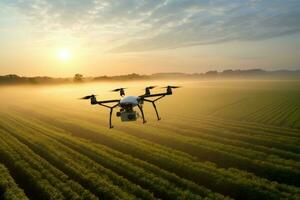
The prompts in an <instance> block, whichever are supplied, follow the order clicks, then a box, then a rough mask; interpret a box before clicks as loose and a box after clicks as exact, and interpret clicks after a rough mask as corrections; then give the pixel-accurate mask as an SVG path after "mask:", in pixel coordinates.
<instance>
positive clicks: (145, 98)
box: [80, 86, 180, 128]
mask: <svg viewBox="0 0 300 200" xmlns="http://www.w3.org/2000/svg"><path fill="white" fill-rule="evenodd" d="M155 87H157V86H149V87H146V88H145V94H143V95H140V96H126V95H125V89H126V88H117V89H114V90H112V92H119V93H120V96H121V98H120V99H114V100H105V101H97V98H96V95H94V94H92V95H88V96H85V97H82V98H80V99H83V100H90V101H91V105H100V106H104V107H106V108H109V109H110V113H109V128H113V125H112V114H113V110H114V109H115V108H117V107H118V108H119V111H118V112H117V113H116V115H117V117H120V118H121V121H122V122H130V121H136V120H137V119H138V117H139V113H138V112H136V111H135V110H134V107H136V106H137V107H138V108H139V110H140V112H141V114H142V119H143V124H144V123H146V122H147V121H146V120H145V115H144V110H143V105H144V102H148V103H152V105H153V108H154V110H155V113H156V116H157V120H158V121H159V120H161V118H160V116H159V114H158V111H157V108H156V104H155V102H156V101H158V100H160V99H162V98H163V97H165V96H168V95H172V93H173V91H172V89H176V88H180V86H166V87H163V88H166V92H165V93H157V94H151V91H150V90H152V89H154V88H155ZM154 97H155V98H154ZM153 98H154V99H153ZM112 103H115V104H114V105H111V104H112Z"/></svg>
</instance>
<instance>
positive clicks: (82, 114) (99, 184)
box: [0, 80, 300, 200]
mask: <svg viewBox="0 0 300 200" xmlns="http://www.w3.org/2000/svg"><path fill="white" fill-rule="evenodd" d="M172 83H173V82H172ZM149 84H151V85H152V84H155V85H162V86H164V85H166V84H169V81H160V82H153V83H149V82H147V83H146V82H142V81H141V82H123V83H118V82H113V83H101V82H99V83H86V84H77V85H76V84H75V85H61V86H35V87H34V86H9V87H8V86H7V87H1V88H0V90H1V93H0V98H1V100H0V103H1V104H0V176H1V178H0V199H9V200H19V199H126V200H127V199H170V200H174V199H300V81H250V80H248V81H198V82H189V81H182V82H180V83H177V84H179V85H182V86H183V87H182V88H180V89H177V90H174V95H173V96H170V97H166V98H164V99H163V100H162V101H160V102H158V103H157V106H158V109H159V112H160V115H161V117H162V120H161V121H159V122H157V121H156V118H155V112H154V110H153V109H152V107H151V104H149V105H146V107H145V109H146V111H145V115H146V119H147V123H146V124H142V121H141V119H140V120H138V121H137V122H133V123H122V122H120V120H119V119H118V118H117V117H115V115H114V118H113V124H114V127H115V128H114V129H109V128H108V114H109V110H108V109H106V108H104V107H100V106H91V105H90V103H89V101H82V100H78V98H79V97H81V96H85V95H89V94H92V93H94V94H98V96H97V98H98V99H103V100H104V99H110V98H114V97H115V98H118V94H115V93H110V92H108V91H109V90H110V89H114V88H117V87H120V86H125V87H128V88H129V89H128V90H127V93H128V94H130V95H139V94H142V93H143V92H144V91H143V87H144V86H148V85H149ZM162 90H163V89H160V88H158V89H157V90H153V92H155V91H162Z"/></svg>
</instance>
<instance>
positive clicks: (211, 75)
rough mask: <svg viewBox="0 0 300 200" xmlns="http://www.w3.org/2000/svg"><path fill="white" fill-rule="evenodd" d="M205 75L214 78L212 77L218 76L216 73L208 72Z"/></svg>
mask: <svg viewBox="0 0 300 200" xmlns="http://www.w3.org/2000/svg"><path fill="white" fill-rule="evenodd" d="M205 75H206V76H208V77H214V76H217V75H218V72H217V71H208V72H206V73H205Z"/></svg>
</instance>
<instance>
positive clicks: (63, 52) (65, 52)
mask: <svg viewBox="0 0 300 200" xmlns="http://www.w3.org/2000/svg"><path fill="white" fill-rule="evenodd" d="M71 56H72V55H71V52H70V50H69V49H60V50H59V52H58V58H59V59H60V60H63V61H67V60H70V58H71Z"/></svg>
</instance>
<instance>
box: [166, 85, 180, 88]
mask: <svg viewBox="0 0 300 200" xmlns="http://www.w3.org/2000/svg"><path fill="white" fill-rule="evenodd" d="M163 88H172V89H176V88H181V86H170V85H168V86H166V87H163Z"/></svg>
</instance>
